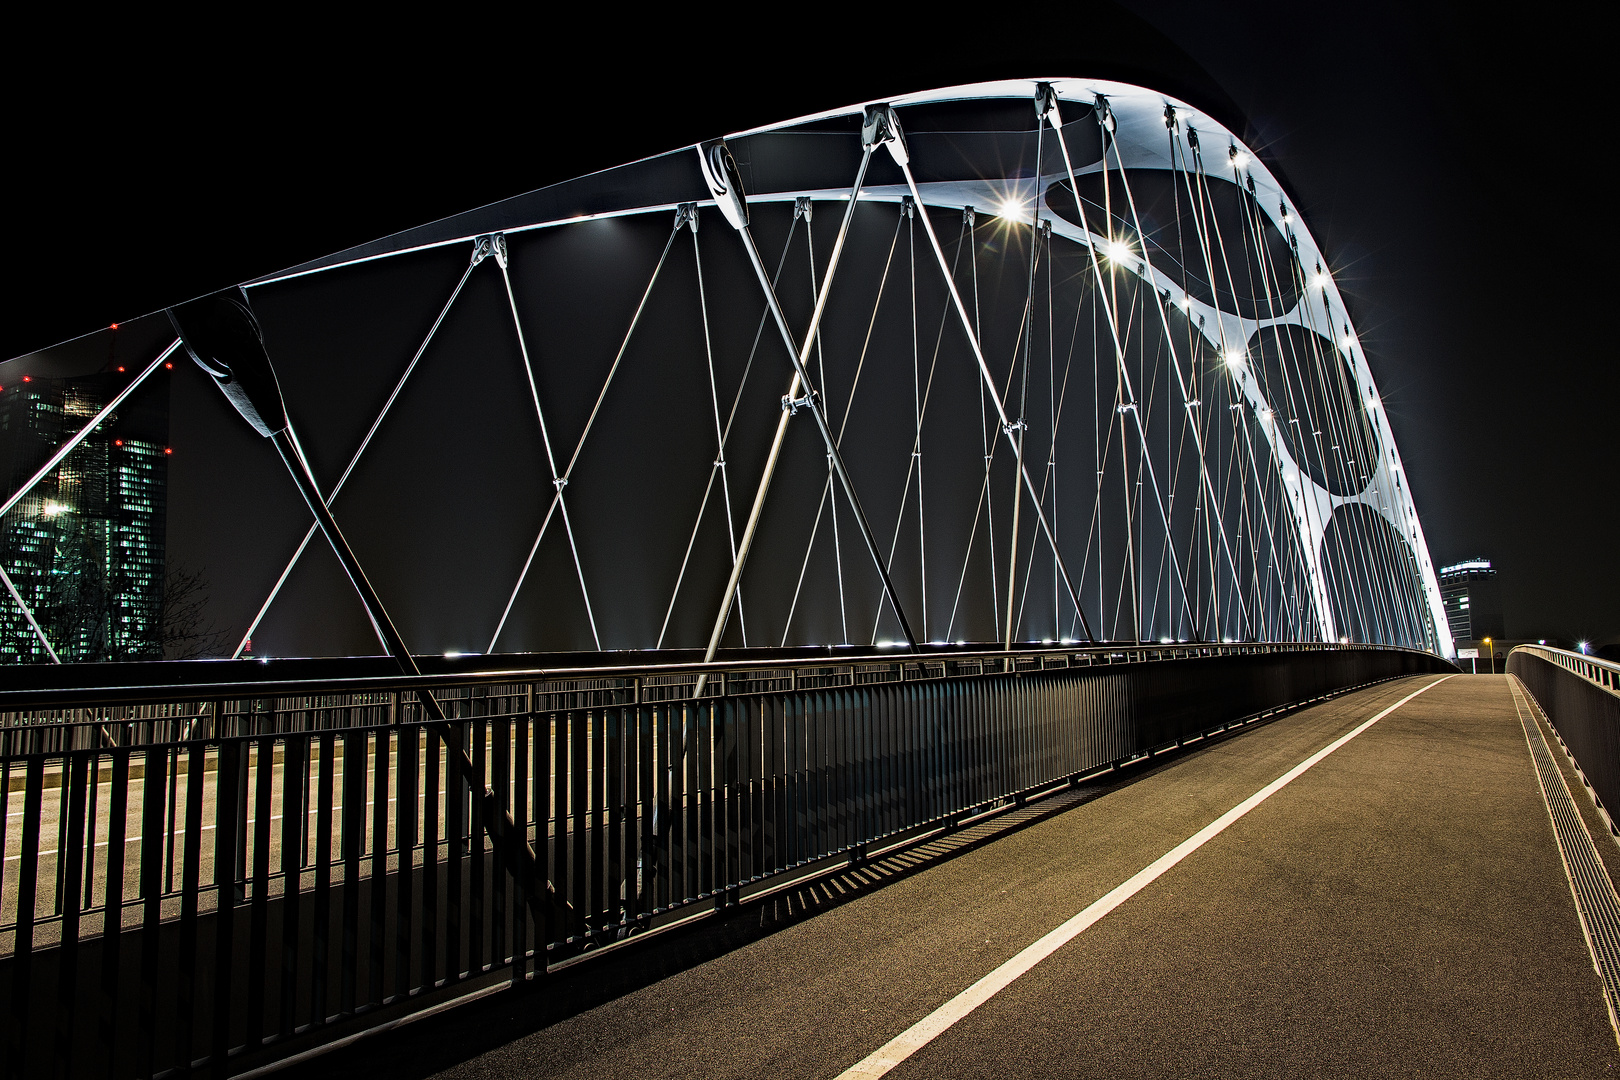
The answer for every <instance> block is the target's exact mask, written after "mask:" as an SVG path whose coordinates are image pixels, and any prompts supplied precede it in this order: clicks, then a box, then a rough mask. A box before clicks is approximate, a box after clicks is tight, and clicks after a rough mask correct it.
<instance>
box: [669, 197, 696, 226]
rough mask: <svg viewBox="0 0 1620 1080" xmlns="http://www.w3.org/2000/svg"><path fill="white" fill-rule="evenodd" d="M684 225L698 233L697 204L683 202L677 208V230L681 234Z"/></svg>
mask: <svg viewBox="0 0 1620 1080" xmlns="http://www.w3.org/2000/svg"><path fill="white" fill-rule="evenodd" d="M682 225H685V226H686V227H687V228H688V229H691V230H692V231H693V232H694V233H695V232H697V231H698V213H697V203H695V202H683V203H681V204H680V205H679V206H677V207H676V208H675V230H676V231H677V232H679V231H680V228H681V226H682Z"/></svg>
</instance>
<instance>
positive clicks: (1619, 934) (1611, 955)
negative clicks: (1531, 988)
mask: <svg viewBox="0 0 1620 1080" xmlns="http://www.w3.org/2000/svg"><path fill="white" fill-rule="evenodd" d="M1510 680H1511V682H1512V685H1513V704H1514V706H1515V707H1516V708H1517V709H1518V710H1519V722H1520V723H1521V724H1523V725H1524V737H1525V738H1526V739H1527V740H1528V741H1529V743H1530V756H1531V757H1532V758H1533V759H1534V760H1535V763H1536V778H1537V780H1539V781H1540V783H1541V795H1542V798H1543V799H1545V800H1546V802H1547V813H1548V814H1550V815H1551V816H1552V823H1553V834H1554V835H1555V836H1557V838H1558V852H1559V854H1560V855H1562V856H1563V859H1564V872H1565V873H1566V874H1568V875H1569V891H1570V892H1572V893H1574V894H1575V910H1576V911H1577V912H1578V913H1579V914H1580V918H1581V929H1582V930H1583V931H1584V932H1585V934H1586V947H1587V948H1588V949H1590V950H1591V952H1592V965H1593V966H1594V967H1596V968H1597V973H1598V979H1599V981H1600V982H1602V984H1603V999H1604V1003H1605V1004H1606V1005H1607V1006H1608V1009H1609V1023H1610V1025H1612V1026H1613V1027H1614V1030H1615V1036H1616V1038H1617V1039H1620V897H1617V896H1616V895H1615V891H1614V884H1613V883H1612V882H1611V881H1610V880H1609V875H1608V874H1607V873H1605V872H1604V870H1603V864H1602V863H1601V862H1599V861H1598V854H1597V848H1596V846H1594V845H1593V843H1592V837H1591V834H1590V833H1588V832H1587V831H1586V825H1585V823H1584V822H1582V821H1581V814H1580V811H1579V810H1578V809H1576V807H1575V799H1574V797H1573V796H1571V795H1570V791H1569V785H1568V784H1566V783H1564V775H1563V773H1561V772H1559V771H1558V763H1557V762H1555V761H1554V760H1553V756H1552V751H1551V750H1549V749H1548V747H1547V740H1546V739H1544V738H1543V737H1542V734H1541V725H1539V724H1538V723H1536V719H1535V710H1536V707H1535V706H1534V705H1532V704H1530V703H1529V702H1528V701H1527V700H1526V695H1525V693H1524V690H1523V687H1522V686H1521V685H1520V683H1519V680H1518V679H1517V678H1516V677H1512V676H1510Z"/></svg>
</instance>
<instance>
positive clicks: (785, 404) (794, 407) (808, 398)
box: [782, 391, 816, 416]
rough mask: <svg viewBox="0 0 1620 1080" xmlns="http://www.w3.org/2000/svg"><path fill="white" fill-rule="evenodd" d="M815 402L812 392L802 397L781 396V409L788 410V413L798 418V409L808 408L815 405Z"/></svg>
mask: <svg viewBox="0 0 1620 1080" xmlns="http://www.w3.org/2000/svg"><path fill="white" fill-rule="evenodd" d="M815 401H816V395H815V393H814V392H813V391H812V392H811V393H808V394H805V395H804V396H803V397H789V396H788V395H786V394H783V395H782V408H784V409H786V410H788V412H790V413H792V414H793V415H794V416H798V415H799V410H800V409H808V408H810V407H811V406H812V405H814V404H815Z"/></svg>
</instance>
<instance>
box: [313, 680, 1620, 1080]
mask: <svg viewBox="0 0 1620 1080" xmlns="http://www.w3.org/2000/svg"><path fill="white" fill-rule="evenodd" d="M1432 681H1433V680H1432V679H1431V678H1427V677H1425V678H1421V679H1408V680H1402V681H1399V682H1395V683H1388V684H1384V685H1381V686H1377V687H1374V688H1371V689H1367V690H1363V691H1359V692H1357V693H1354V694H1348V695H1345V696H1344V697H1341V698H1338V699H1336V700H1334V701H1331V702H1329V703H1326V704H1324V705H1320V706H1317V707H1315V708H1311V709H1308V710H1305V711H1302V712H1299V713H1296V714H1294V715H1291V716H1287V717H1284V718H1282V719H1280V720H1277V721H1275V722H1273V723H1270V724H1267V725H1264V726H1261V727H1257V728H1254V729H1250V730H1248V731H1246V732H1243V733H1241V734H1238V735H1235V736H1233V737H1230V738H1226V739H1224V740H1221V741H1218V742H1214V743H1212V744H1210V745H1207V746H1203V747H1193V748H1189V749H1188V750H1187V751H1185V752H1182V753H1180V754H1178V755H1176V756H1174V757H1173V758H1167V759H1165V760H1163V761H1162V762H1161V763H1158V764H1157V765H1155V766H1154V767H1152V768H1151V769H1144V770H1143V771H1139V772H1135V773H1126V774H1122V775H1121V776H1120V777H1119V778H1118V779H1116V780H1114V781H1113V782H1109V783H1098V784H1093V785H1088V786H1087V787H1084V788H1081V789H1079V790H1077V791H1075V792H1072V793H1069V794H1065V795H1063V796H1060V797H1058V798H1055V799H1051V800H1047V801H1045V802H1043V803H1041V804H1034V805H1031V806H1029V807H1026V808H1024V809H1023V810H1020V811H1017V812H1015V813H1013V814H1009V815H1006V816H1004V817H1003V818H1000V819H997V820H996V821H994V822H987V823H985V824H982V825H979V826H977V827H974V828H970V829H968V830H964V831H963V832H960V833H957V834H955V835H954V836H952V837H950V838H948V839H946V840H941V841H935V842H933V843H931V844H927V845H923V846H922V847H920V848H917V849H912V850H910V851H906V852H901V853H896V854H892V855H890V856H888V857H886V858H884V859H881V860H878V861H875V862H873V863H872V864H870V865H869V866H867V867H865V868H863V869H861V870H856V871H851V872H849V873H846V874H844V875H843V876H841V877H839V878H836V879H833V880H827V881H822V882H820V883H818V884H816V885H813V886H805V887H802V888H799V889H796V890H792V891H789V892H786V893H782V894H779V895H778V896H777V897H775V898H774V899H772V900H769V901H764V902H761V903H758V904H754V905H752V906H746V907H744V908H742V909H741V910H740V911H739V912H738V913H737V914H736V915H734V916H732V917H731V918H730V919H728V920H725V921H724V922H710V923H707V924H703V925H700V926H697V927H694V928H692V929H691V930H689V931H686V932H679V933H676V934H672V935H666V936H665V937H664V938H661V939H654V940H650V941H648V942H647V943H646V944H645V945H640V946H636V947H633V948H629V949H624V950H622V951H620V952H618V953H617V954H615V955H611V956H605V957H602V958H600V959H598V960H597V961H595V962H593V963H585V964H580V965H578V966H575V967H573V968H570V969H568V970H567V971H566V972H561V973H557V974H554V975H553V976H552V980H551V985H550V986H548V987H547V988H546V989H545V990H543V991H541V992H540V993H534V994H528V995H524V996H513V995H511V994H509V993H501V994H497V995H494V996H491V997H487V998H485V999H483V1000H481V1001H477V1002H474V1003H470V1004H468V1005H465V1006H462V1007H461V1008H458V1009H455V1010H452V1011H449V1012H446V1013H442V1014H440V1015H438V1016H435V1017H432V1018H429V1019H425V1020H421V1021H418V1022H416V1023H413V1024H410V1025H408V1026H405V1027H402V1028H398V1029H396V1030H394V1031H392V1032H389V1033H387V1034H379V1035H375V1036H372V1037H369V1038H366V1039H364V1040H361V1041H360V1042H358V1043H355V1044H352V1045H351V1046H349V1047H347V1048H345V1049H342V1050H338V1051H334V1052H332V1053H330V1054H327V1055H325V1056H322V1057H318V1058H314V1059H312V1060H308V1061H306V1062H303V1063H301V1064H300V1065H298V1066H295V1067H294V1068H293V1069H292V1070H291V1071H290V1072H289V1073H284V1074H283V1075H296V1076H327V1075H330V1076H344V1075H350V1074H352V1073H353V1072H355V1071H356V1070H360V1069H363V1070H365V1071H367V1072H371V1073H376V1074H386V1075H392V1076H426V1075H441V1074H442V1075H458V1076H481V1075H490V1076H495V1075H498V1076H564V1075H566V1076H570V1077H596V1076H601V1077H618V1076H636V1077H648V1078H650V1077H660V1076H670V1077H689V1076H728V1077H730V1076H767V1075H768V1076H806V1077H829V1076H836V1075H838V1074H839V1073H840V1072H842V1071H843V1070H845V1069H846V1068H848V1067H850V1066H852V1065H854V1064H855V1063H857V1062H859V1061H861V1060H862V1059H863V1058H865V1057H867V1055H869V1054H871V1053H873V1052H874V1051H875V1050H877V1049H878V1048H879V1047H881V1046H883V1045H884V1044H885V1043H886V1042H888V1041H889V1040H890V1039H892V1038H894V1037H895V1036H896V1035H898V1034H899V1033H901V1032H902V1031H904V1030H906V1029H907V1028H908V1027H910V1026H911V1025H912V1024H914V1023H916V1022H917V1021H919V1020H921V1019H923V1018H924V1017H927V1016H929V1015H930V1014H933V1013H935V1011H936V1010H938V1009H940V1007H941V1006H942V1005H944V1004H945V1003H947V1002H948V1001H950V1000H951V999H952V998H953V997H955V996H956V995H957V994H958V993H960V992H961V991H962V990H964V989H965V988H967V987H968V986H970V985H972V984H973V983H974V982H975V981H977V980H978V979H980V978H981V977H983V976H985V975H986V974H988V973H990V972H991V971H993V970H995V969H996V968H998V966H1000V965H1002V964H1003V963H1004V962H1006V961H1007V960H1008V959H1009V958H1011V957H1013V956H1014V955H1015V954H1017V953H1019V952H1020V951H1021V950H1023V949H1024V948H1025V947H1026V946H1029V945H1030V944H1031V943H1032V942H1035V941H1036V940H1037V939H1039V938H1041V937H1042V935H1045V934H1047V933H1048V932H1049V931H1051V930H1053V929H1054V928H1055V927H1058V926H1059V925H1060V924H1062V923H1063V922H1064V921H1065V920H1068V919H1069V918H1071V917H1072V916H1074V915H1075V914H1076V913H1078V912H1080V911H1082V910H1083V909H1085V908H1086V907H1087V906H1088V905H1090V904H1092V903H1093V902H1094V901H1096V900H1098V899H1099V898H1100V897H1103V896H1104V895H1105V894H1107V893H1109V891H1110V890H1112V889H1114V888H1115V887H1116V886H1118V885H1119V884H1120V883H1122V882H1124V881H1126V880H1127V879H1129V878H1131V877H1132V875H1134V874H1136V873H1137V872H1138V871H1140V870H1142V869H1143V868H1144V867H1147V866H1148V865H1149V864H1151V863H1153V862H1154V861H1155V860H1156V859H1158V858H1159V857H1160V856H1162V855H1164V854H1165V853H1166V852H1168V851H1169V850H1171V849H1172V848H1174V847H1175V846H1176V845H1177V844H1179V843H1181V842H1182V841H1183V840H1185V839H1187V838H1188V837H1189V836H1192V835H1193V834H1194V833H1197V832H1198V831H1199V830H1200V829H1201V828H1203V827H1204V826H1206V825H1208V824H1209V823H1211V822H1212V821H1214V820H1215V819H1216V818H1218V817H1220V816H1221V815H1222V814H1223V813H1225V812H1226V811H1227V810H1229V809H1231V808H1232V807H1234V806H1236V805H1237V804H1239V803H1241V802H1242V801H1243V800H1244V799H1246V798H1248V797H1249V796H1250V795H1252V794H1254V793H1255V792H1257V791H1258V790H1260V789H1261V788H1263V787H1264V786H1265V785H1267V784H1268V783H1270V782H1271V781H1273V780H1275V779H1276V778H1278V777H1279V776H1281V775H1282V774H1284V773H1285V772H1287V771H1288V770H1289V769H1290V768H1292V767H1293V766H1295V765H1297V764H1299V763H1300V762H1302V761H1303V760H1304V759H1306V758H1308V757H1309V756H1310V755H1312V754H1313V753H1314V752H1316V751H1318V750H1320V749H1322V748H1324V747H1326V746H1327V745H1328V744H1330V743H1332V742H1333V741H1334V740H1336V739H1338V738H1339V737H1340V736H1342V735H1345V734H1347V733H1348V732H1350V731H1351V730H1352V729H1354V728H1355V727H1357V726H1358V725H1359V724H1360V723H1361V722H1363V721H1365V720H1367V719H1368V718H1370V717H1372V716H1373V715H1375V714H1377V713H1378V712H1380V711H1381V710H1383V709H1384V708H1386V707H1387V706H1389V705H1392V704H1394V703H1396V702H1398V701H1400V700H1401V699H1402V698H1403V697H1405V696H1406V695H1408V694H1410V693H1411V692H1412V691H1413V690H1415V689H1418V688H1419V687H1420V686H1422V685H1424V684H1425V683H1427V682H1432ZM1555 756H1557V757H1558V758H1559V759H1560V766H1561V767H1565V768H1566V779H1567V780H1568V782H1569V783H1570V785H1571V787H1572V788H1573V789H1574V791H1575V792H1576V794H1577V798H1576V802H1577V805H1578V806H1580V808H1581V811H1582V813H1583V815H1584V816H1585V819H1586V822H1587V826H1588V828H1589V830H1591V831H1592V834H1593V835H1594V836H1596V837H1597V841H1598V850H1599V852H1600V855H1601V856H1602V858H1603V859H1604V861H1605V862H1606V864H1607V869H1608V872H1609V874H1610V875H1611V877H1612V876H1613V875H1614V872H1615V869H1616V867H1617V866H1620V847H1616V845H1615V844H1614V843H1613V842H1612V841H1611V840H1610V839H1609V837H1608V834H1607V832H1606V830H1605V829H1604V827H1603V825H1602V823H1601V821H1599V820H1598V818H1597V815H1596V813H1595V811H1594V810H1593V808H1592V806H1591V802H1590V800H1589V799H1587V798H1586V797H1585V796H1584V794H1582V793H1581V787H1580V781H1579V780H1578V779H1577V778H1575V777H1574V775H1573V773H1572V772H1569V771H1568V770H1567V762H1566V761H1564V760H1563V759H1562V755H1561V754H1556V755H1555ZM1617 1071H1620V1050H1617V1046H1616V1037H1615V1033H1614V1031H1613V1029H1612V1028H1611V1026H1610V1023H1609V1019H1608V1016H1607V1013H1606V1010H1605V1005H1604V1000H1603V997H1602V993H1601V989H1600V985H1599V982H1598V979H1597V975H1596V973H1595V971H1594V968H1593V962H1592V959H1591V956H1590V954H1589V952H1588V950H1587V947H1586V944H1585V940H1584V938H1583V936H1582V932H1581V928H1580V924H1579V922H1578V920H1577V915H1576V909H1575V905H1574V902H1573V900H1572V897H1571V893H1570V887H1569V884H1568V880H1567V878H1566V876H1565V873H1564V869H1563V864H1562V862H1561V860H1560V856H1559V851H1558V847H1557V846H1556V843H1555V841H1554V835H1553V830H1552V826H1551V823H1550V821H1549V818H1548V812H1547V809H1546V806H1545V804H1544V802H1543V801H1542V795H1541V792H1540V789H1539V787H1538V785H1537V780H1536V776H1535V773H1534V770H1533V768H1532V764H1531V758H1530V753H1529V750H1528V748H1527V743H1526V738H1525V732H1524V730H1523V728H1522V727H1521V726H1520V720H1519V715H1518V713H1517V711H1516V708H1515V703H1514V700H1513V696H1512V694H1511V692H1510V684H1509V682H1508V680H1507V679H1505V678H1504V677H1501V676H1457V677H1453V678H1451V679H1449V680H1446V681H1444V682H1443V683H1442V684H1441V685H1438V686H1436V687H1435V688H1434V689H1433V690H1432V691H1429V692H1427V693H1425V694H1423V695H1422V696H1419V697H1417V698H1415V699H1414V700H1412V701H1410V702H1408V703H1407V704H1405V705H1403V706H1401V707H1400V708H1399V709H1397V710H1396V711H1394V712H1393V713H1391V714H1389V715H1388V716H1386V717H1385V718H1384V719H1383V720H1381V721H1380V722H1378V723H1377V724H1375V725H1373V726H1372V727H1370V728H1368V729H1367V730H1366V731H1365V732H1364V733H1362V734H1361V735H1359V736H1358V737H1356V738H1354V739H1353V740H1351V741H1350V742H1348V743H1346V744H1345V745H1344V746H1342V747H1341V748H1340V749H1338V750H1337V751H1335V752H1334V753H1332V754H1331V755H1329V756H1328V757H1326V758H1325V759H1323V760H1322V761H1321V762H1320V763H1319V764H1317V765H1316V766H1314V767H1313V768H1311V769H1310V770H1309V771H1307V772H1305V773H1304V774H1303V775H1301V776H1299V777H1298V779H1296V780H1294V781H1293V782H1292V783H1291V784H1289V785H1288V786H1287V787H1284V788H1283V789H1281V790H1280V791H1278V792H1276V793H1275V794H1274V795H1272V796H1271V797H1270V798H1269V799H1268V800H1267V801H1265V802H1264V803H1262V804H1260V805H1259V806H1257V807H1256V808H1255V809H1254V810H1253V811H1252V812H1250V813H1249V814H1248V815H1247V816H1245V817H1243V818H1241V819H1240V820H1238V821H1236V822H1235V823H1233V824H1232V825H1231V826H1230V827H1229V828H1227V829H1226V830H1225V831H1224V832H1221V833H1220V834H1219V835H1216V836H1215V837H1213V838H1212V839H1211V840H1209V841H1208V843H1206V844H1205V845H1204V846H1203V847H1201V848H1199V849H1198V850H1197V851H1195V852H1193V853H1192V854H1191V855H1189V856H1188V857H1187V858H1185V859H1184V860H1183V861H1181V862H1180V863H1178V864H1177V865H1175V866H1174V867H1173V868H1171V869H1170V870H1168V871H1167V872H1166V873H1164V875H1163V876H1162V877H1160V878H1158V879H1157V880H1156V881H1154V882H1152V883H1151V884H1148V885H1147V886H1146V887H1145V888H1143V889H1142V890H1141V891H1140V892H1139V893H1137V894H1136V895H1134V896H1133V897H1131V898H1130V899H1128V900H1126V901H1125V902H1124V903H1123V904H1122V905H1120V906H1119V907H1118V908H1117V909H1115V910H1113V911H1112V912H1111V913H1110V914H1108V915H1106V916H1105V917H1104V918H1102V919H1101V920H1100V921H1098V922H1097V923H1096V924H1095V925H1093V926H1091V927H1090V928H1089V929H1087V930H1085V931H1084V932H1083V933H1081V934H1079V935H1078V936H1077V937H1075V938H1073V940H1070V941H1069V942H1068V943H1067V944H1064V945H1062V946H1061V947H1060V948H1058V949H1057V950H1056V951H1055V952H1054V953H1052V954H1051V955H1050V956H1048V957H1047V958H1046V959H1044V960H1043V961H1041V962H1040V963H1038V964H1036V965H1035V966H1034V967H1033V968H1032V969H1030V970H1029V971H1028V972H1027V973H1026V974H1024V975H1022V976H1021V977H1020V978H1018V979H1016V980H1015V981H1013V982H1012V983H1011V984H1010V985H1009V986H1007V987H1006V988H1005V989H1004V990H1002V991H1001V992H999V993H998V994H996V995H995V996H993V997H992V998H990V999H989V1000H988V1001H986V1002H985V1003H984V1004H983V1005H982V1006H980V1007H979V1008H978V1009H977V1010H976V1011H973V1012H971V1013H970V1014H968V1015H966V1016H965V1017H963V1018H962V1019H960V1021H959V1022H957V1023H955V1024H954V1026H951V1027H949V1028H948V1029H947V1030H945V1031H944V1032H943V1033H942V1034H940V1035H939V1036H938V1037H937V1038H935V1039H933V1040H932V1041H931V1042H929V1043H927V1045H924V1046H922V1047H921V1049H919V1050H918V1051H917V1052H916V1053H915V1054H914V1055H913V1056H912V1057H910V1058H909V1059H907V1060H905V1061H904V1062H902V1063H901V1064H900V1065H899V1066H898V1067H896V1068H895V1069H894V1071H893V1072H892V1073H891V1074H890V1075H892V1076H894V1077H896V1078H909V1077H925V1076H941V1077H943V1076H952V1077H969V1076H994V1077H1002V1076H1009V1075H1018V1076H1034V1075H1043V1074H1051V1075H1066V1076H1099V1077H1103V1076H1106V1077H1130V1076H1153V1077H1158V1076H1172V1075H1173V1076H1222V1077H1226V1076H1238V1075H1355V1076H1383V1075H1401V1076H1407V1075H1413V1074H1421V1075H1426V1076H1453V1075H1454V1076H1469V1077H1479V1076H1514V1077H1519V1076H1526V1075H1540V1076H1599V1075H1611V1074H1614V1073H1616V1072H1617Z"/></svg>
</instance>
